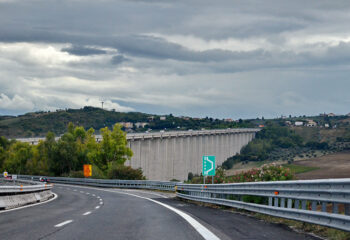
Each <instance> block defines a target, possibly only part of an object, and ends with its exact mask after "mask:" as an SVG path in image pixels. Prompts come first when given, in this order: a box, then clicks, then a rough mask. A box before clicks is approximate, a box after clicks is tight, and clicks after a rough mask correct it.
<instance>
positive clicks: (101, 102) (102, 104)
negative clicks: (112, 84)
mask: <svg viewBox="0 0 350 240" xmlns="http://www.w3.org/2000/svg"><path fill="white" fill-rule="evenodd" d="M101 103H102V109H103V104H104V101H101Z"/></svg>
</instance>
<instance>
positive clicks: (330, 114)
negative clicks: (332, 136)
mask: <svg viewBox="0 0 350 240" xmlns="http://www.w3.org/2000/svg"><path fill="white" fill-rule="evenodd" d="M335 116H337V115H335V114H334V113H328V114H327V117H335Z"/></svg>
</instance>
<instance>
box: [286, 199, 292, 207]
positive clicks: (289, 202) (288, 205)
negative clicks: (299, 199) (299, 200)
mask: <svg viewBox="0 0 350 240" xmlns="http://www.w3.org/2000/svg"><path fill="white" fill-rule="evenodd" d="M292 205H293V200H292V199H291V198H289V199H288V203H287V208H292Z"/></svg>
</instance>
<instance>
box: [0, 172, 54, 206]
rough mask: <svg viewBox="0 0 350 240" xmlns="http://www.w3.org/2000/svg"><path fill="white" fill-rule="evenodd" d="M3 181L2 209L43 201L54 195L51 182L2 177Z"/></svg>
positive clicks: (1, 193) (0, 185)
mask: <svg viewBox="0 0 350 240" xmlns="http://www.w3.org/2000/svg"><path fill="white" fill-rule="evenodd" d="M1 182H2V183H3V184H0V210H1V209H10V208H15V207H19V206H23V205H27V204H31V203H37V202H42V201H45V200H47V199H49V198H51V197H52V196H53V193H52V192H51V189H52V185H51V184H38V183H34V182H31V181H24V180H16V181H14V180H7V179H1ZM4 183H6V184H4ZM11 184H13V185H11Z"/></svg>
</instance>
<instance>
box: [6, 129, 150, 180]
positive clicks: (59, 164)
mask: <svg viewBox="0 0 350 240" xmlns="http://www.w3.org/2000/svg"><path fill="white" fill-rule="evenodd" d="M121 128H122V126H121V125H119V124H116V125H114V127H113V129H112V130H110V129H108V127H105V128H102V129H100V134H101V135H102V140H101V141H100V142H97V141H96V140H95V135H94V132H95V130H94V129H92V128H90V129H89V130H87V131H86V130H85V129H84V128H83V127H80V126H74V125H73V124H72V123H69V125H68V130H67V132H66V133H65V134H63V135H62V136H61V137H60V138H59V139H58V140H56V139H55V135H54V133H52V132H49V133H48V134H47V136H46V139H45V140H43V141H40V142H39V143H38V144H37V145H31V144H29V143H24V142H19V141H13V140H12V141H9V140H7V139H6V138H4V137H1V138H0V169H1V171H5V170H6V171H8V172H10V173H13V174H29V175H47V176H72V177H83V171H82V169H83V165H84V164H92V165H93V169H92V173H93V177H96V178H120V177H121V176H122V178H124V179H144V177H143V175H142V171H141V170H140V169H137V170H134V169H131V168H130V167H127V166H124V163H125V161H127V160H128V159H130V158H131V157H132V154H133V153H132V151H131V149H130V148H129V147H128V146H127V140H126V134H125V132H124V131H122V129H121Z"/></svg>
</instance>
